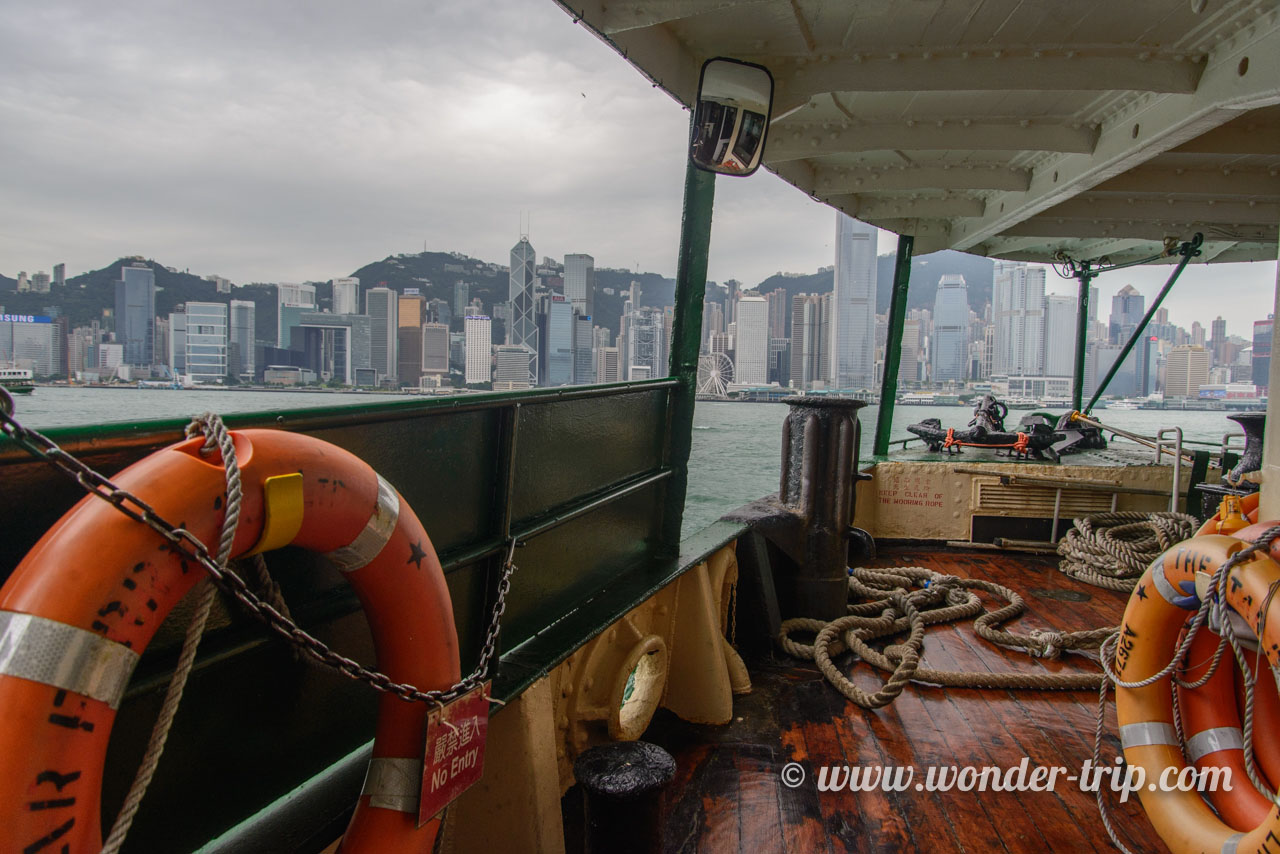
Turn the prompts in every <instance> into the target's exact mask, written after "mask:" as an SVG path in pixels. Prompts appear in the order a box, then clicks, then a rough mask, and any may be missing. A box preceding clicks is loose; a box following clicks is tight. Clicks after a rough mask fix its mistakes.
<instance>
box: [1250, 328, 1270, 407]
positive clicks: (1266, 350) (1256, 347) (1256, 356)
mask: <svg viewBox="0 0 1280 854" xmlns="http://www.w3.org/2000/svg"><path fill="white" fill-rule="evenodd" d="M1274 325H1275V315H1271V314H1268V315H1267V319H1266V320H1255V321H1254V322H1253V366H1252V369H1251V373H1252V379H1253V384H1254V385H1255V386H1257V387H1258V388H1259V389H1260V390H1262V389H1266V388H1268V387H1269V386H1270V385H1271V379H1270V377H1271V336H1272V332H1273V326H1274ZM1260 393H1261V391H1260Z"/></svg>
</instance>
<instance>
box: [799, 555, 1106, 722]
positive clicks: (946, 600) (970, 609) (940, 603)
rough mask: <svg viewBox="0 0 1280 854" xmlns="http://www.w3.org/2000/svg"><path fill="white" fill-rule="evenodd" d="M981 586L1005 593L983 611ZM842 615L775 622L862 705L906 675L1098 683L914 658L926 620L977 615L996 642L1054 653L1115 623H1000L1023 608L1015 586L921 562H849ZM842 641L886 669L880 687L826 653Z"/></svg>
mask: <svg viewBox="0 0 1280 854" xmlns="http://www.w3.org/2000/svg"><path fill="white" fill-rule="evenodd" d="M975 590H981V591H984V592H986V593H991V594H993V595H995V596H998V597H1000V598H1002V599H1004V600H1005V602H1006V603H1007V604H1005V605H1004V606H1003V607H1001V608H997V609H996V610H994V611H985V609H984V607H983V604H982V601H981V600H980V599H979V598H978V596H977V595H976V594H975V593H974V591H975ZM849 592H850V598H851V599H853V600H854V602H855V604H851V605H849V616H847V617H841V618H839V619H837V620H833V621H832V622H829V623H827V622H823V621H821V620H810V619H803V618H796V619H791V620H787V621H785V622H784V623H783V624H782V630H781V632H780V633H779V637H778V642H779V644H780V645H781V646H782V648H783V649H784V650H785V651H786V652H788V653H789V654H791V655H794V656H796V657H797V658H806V659H811V660H813V661H814V662H816V663H817V665H818V668H819V669H820V670H821V671H822V673H823V675H825V676H826V677H827V679H828V681H830V682H831V684H832V685H833V686H834V687H835V688H836V690H838V691H839V692H840V693H841V694H843V695H844V696H846V697H848V698H849V699H850V700H852V701H853V702H854V703H857V704H858V705H859V706H862V707H863V708H865V709H878V708H880V707H881V706H885V705H888V704H889V703H891V702H893V700H894V699H895V698H896V697H897V696H898V695H899V694H901V693H902V691H903V689H904V688H905V687H906V686H907V683H908V682H912V681H916V682H927V683H932V684H934V685H944V686H947V687H952V688H1002V689H1013V690H1019V689H1021V690H1036V691H1045V690H1058V691H1078V690H1084V689H1093V690H1097V689H1098V687H1099V686H1100V685H1101V684H1102V680H1103V676H1102V674H1101V673H1025V672H1024V673H990V672H986V671H959V670H934V669H932V668H928V667H922V666H921V655H922V652H921V648H922V646H923V644H924V630H925V626H928V625H937V624H940V623H948V622H955V621H957V620H963V619H967V618H969V617H976V618H977V619H975V620H974V623H973V626H974V631H975V632H977V634H978V636H979V637H981V638H983V639H984V640H987V641H990V642H991V643H994V644H997V645H999V646H1003V647H1007V648H1011V649H1021V650H1023V651H1024V652H1026V653H1027V654H1028V655H1031V656H1034V657H1037V658H1055V657H1057V656H1058V655H1059V654H1060V653H1061V652H1063V651H1065V650H1081V649H1096V648H1097V647H1098V646H1099V645H1100V644H1101V643H1102V641H1103V640H1104V639H1106V638H1107V637H1109V636H1110V635H1112V634H1114V633H1115V631H1116V628H1115V627H1114V626H1111V627H1108V628H1101V629H1091V630H1088V631H1080V632H1041V631H1033V632H1031V633H1030V634H1026V635H1020V634H1015V633H1013V632H1009V631H1005V630H1003V629H1001V628H999V627H1000V626H1001V625H1003V624H1004V623H1007V622H1008V621H1010V620H1012V619H1014V618H1015V617H1018V616H1019V615H1021V614H1022V613H1023V612H1025V611H1026V603H1025V602H1024V601H1023V599H1022V597H1021V596H1019V595H1018V594H1017V592H1015V591H1013V590H1010V589H1009V588H1008V587H1005V586H1004V585H1002V584H997V583H995V582H994V581H983V580H980V579H976V578H962V577H960V576H957V575H945V574H943V573H940V572H935V571H934V570H931V569H926V568H925V567H920V566H909V567H893V568H889V569H866V568H863V567H857V568H854V569H851V570H850V576H849ZM793 631H808V632H817V637H816V638H814V641H813V645H812V646H808V645H805V644H802V643H798V642H796V641H793V640H792V639H791V637H790V633H791V632H793ZM904 631H906V632H909V635H908V636H907V639H906V640H905V641H903V642H902V643H900V644H894V645H892V646H889V647H887V648H886V649H885V650H884V651H883V652H879V651H877V650H875V649H873V648H871V647H870V646H869V645H868V643H867V641H870V640H874V639H875V638H880V637H886V636H889V635H895V634H901V633H902V632H904ZM845 649H848V650H851V651H852V652H854V653H855V654H856V655H858V656H859V657H860V658H861V659H862V660H863V661H866V662H867V663H868V664H871V665H872V666H873V667H876V668H879V669H880V670H884V671H887V672H888V673H889V674H890V675H889V678H888V680H887V681H886V682H885V684H884V685H883V686H882V687H881V688H880V690H878V691H875V692H873V693H868V692H866V691H864V690H862V689H861V688H859V687H858V686H857V685H855V684H853V682H851V681H850V680H849V678H848V677H846V676H845V675H844V674H843V673H841V672H840V670H839V669H838V668H837V667H836V666H835V664H833V663H832V661H831V656H832V655H838V654H840V653H841V652H843V651H844V650H845Z"/></svg>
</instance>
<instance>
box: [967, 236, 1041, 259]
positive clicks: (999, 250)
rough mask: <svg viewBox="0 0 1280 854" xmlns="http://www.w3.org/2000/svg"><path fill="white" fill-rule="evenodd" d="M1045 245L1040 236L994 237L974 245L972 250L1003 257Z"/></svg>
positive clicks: (977, 252)
mask: <svg viewBox="0 0 1280 854" xmlns="http://www.w3.org/2000/svg"><path fill="white" fill-rule="evenodd" d="M1043 245H1044V240H1043V239H1042V238H1039V237H993V238H991V239H990V240H988V241H987V242H986V243H982V244H980V245H978V246H975V247H973V249H972V250H970V251H972V252H973V253H974V254H976V255H985V256H988V257H992V258H995V257H1000V258H1003V257H1005V255H1007V254H1009V253H1012V252H1022V251H1024V250H1027V249H1032V248H1034V247H1042V246H1043Z"/></svg>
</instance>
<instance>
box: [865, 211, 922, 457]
mask: <svg viewBox="0 0 1280 854" xmlns="http://www.w3.org/2000/svg"><path fill="white" fill-rule="evenodd" d="M915 242H916V239H915V238H914V237H912V236H911V235H910V234H904V235H901V236H900V237H899V238H898V259H897V260H896V261H895V262H894V264H893V293H892V295H891V296H890V298H889V337H888V339H887V340H886V341H885V344H884V378H883V379H882V380H881V382H880V411H879V413H877V415H876V439H875V444H874V445H873V446H872V449H871V452H872V453H873V454H875V455H876V456H884V455H885V454H887V453H889V433H890V431H891V430H893V404H894V401H895V399H896V398H897V396H898V366H899V365H900V364H901V362H902V327H903V325H904V324H905V323H906V319H907V287H908V286H909V285H910V284H911V250H912V248H913V247H914V246H915Z"/></svg>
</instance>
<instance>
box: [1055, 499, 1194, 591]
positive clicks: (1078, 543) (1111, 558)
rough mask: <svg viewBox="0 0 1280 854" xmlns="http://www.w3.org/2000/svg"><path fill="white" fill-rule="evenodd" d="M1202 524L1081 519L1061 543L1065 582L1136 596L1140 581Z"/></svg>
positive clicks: (1146, 518)
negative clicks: (1167, 553)
mask: <svg viewBox="0 0 1280 854" xmlns="http://www.w3.org/2000/svg"><path fill="white" fill-rule="evenodd" d="M1199 524H1200V523H1199V522H1198V521H1197V520H1196V518H1195V517H1194V516H1188V515H1187V514H1186V513H1139V512H1133V511H1120V512H1117V513H1098V514H1096V515H1093V516H1082V517H1081V518H1079V519H1076V520H1075V524H1074V525H1073V526H1072V528H1071V530H1069V531H1067V535H1066V536H1065V537H1063V538H1062V541H1061V542H1059V543H1058V554H1060V555H1062V563H1061V564H1059V565H1058V569H1059V570H1060V571H1061V572H1062V573H1063V574H1064V575H1066V576H1068V577H1070V578H1074V579H1076V580H1077V581H1083V582H1085V583H1086V584H1092V585H1094V586H1095V587H1105V588H1106V589H1108V590H1121V591H1124V592H1126V593H1127V592H1129V591H1131V590H1133V587H1134V585H1135V584H1137V583H1138V578H1139V577H1140V576H1141V575H1142V573H1143V572H1144V571H1145V570H1146V568H1147V567H1148V566H1149V565H1150V564H1151V561H1153V560H1155V559H1156V558H1158V557H1159V556H1160V555H1162V554H1163V553H1164V552H1165V550H1167V549H1168V548H1169V547H1170V546H1173V545H1174V544H1175V543H1180V542H1182V541H1183V540H1185V539H1187V538H1189V537H1190V536H1191V535H1192V534H1194V533H1195V531H1196V527H1197V526H1198V525H1199Z"/></svg>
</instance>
